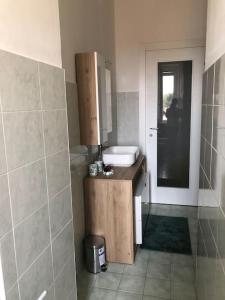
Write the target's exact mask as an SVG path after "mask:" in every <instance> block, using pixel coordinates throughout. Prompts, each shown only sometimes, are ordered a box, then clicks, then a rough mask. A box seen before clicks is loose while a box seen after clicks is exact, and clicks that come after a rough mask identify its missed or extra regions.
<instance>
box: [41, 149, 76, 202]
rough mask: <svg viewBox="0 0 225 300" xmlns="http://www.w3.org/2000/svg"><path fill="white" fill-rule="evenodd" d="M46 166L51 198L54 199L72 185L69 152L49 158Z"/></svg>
mask: <svg viewBox="0 0 225 300" xmlns="http://www.w3.org/2000/svg"><path fill="white" fill-rule="evenodd" d="M46 164H47V178H48V191H49V197H50V198H52V197H54V196H55V195H56V194H57V193H59V192H60V191H61V190H62V189H63V188H65V187H66V186H67V185H68V184H70V168H69V156H68V152H67V151H64V152H60V153H58V154H56V155H53V156H51V157H48V158H47V160H46Z"/></svg>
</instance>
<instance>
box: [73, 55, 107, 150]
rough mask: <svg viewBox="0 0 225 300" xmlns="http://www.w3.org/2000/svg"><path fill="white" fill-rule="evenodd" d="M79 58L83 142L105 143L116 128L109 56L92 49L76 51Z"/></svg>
mask: <svg viewBox="0 0 225 300" xmlns="http://www.w3.org/2000/svg"><path fill="white" fill-rule="evenodd" d="M75 61H76V79H77V89H78V105H79V121H80V139H81V144H82V145H100V144H104V143H105V142H106V141H107V140H108V133H109V132H110V131H111V130H112V124H111V123H112V121H111V123H110V122H109V120H112V117H111V115H110V114H111V109H109V107H110V108H111V103H110V102H111V97H107V93H106V87H107V84H106V83H107V82H106V79H107V78H108V75H107V72H106V68H105V59H104V58H103V57H102V56H101V55H99V54H98V53H97V52H90V53H79V54H76V56H75Z"/></svg>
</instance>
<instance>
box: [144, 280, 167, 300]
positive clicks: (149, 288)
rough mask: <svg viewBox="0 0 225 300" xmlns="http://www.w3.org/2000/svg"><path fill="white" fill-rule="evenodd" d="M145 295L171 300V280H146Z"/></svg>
mask: <svg viewBox="0 0 225 300" xmlns="http://www.w3.org/2000/svg"><path fill="white" fill-rule="evenodd" d="M144 295H146V296H154V297H159V298H165V299H170V297H171V283H170V281H169V280H160V279H153V278H146V281H145V288H144Z"/></svg>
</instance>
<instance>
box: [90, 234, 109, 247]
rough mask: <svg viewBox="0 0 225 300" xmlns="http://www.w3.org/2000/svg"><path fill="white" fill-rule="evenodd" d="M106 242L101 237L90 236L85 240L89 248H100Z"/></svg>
mask: <svg viewBox="0 0 225 300" xmlns="http://www.w3.org/2000/svg"><path fill="white" fill-rule="evenodd" d="M104 244H105V240H104V238H103V237H101V236H97V235H89V236H87V237H86V238H85V245H86V247H88V248H100V247H102V246H104Z"/></svg>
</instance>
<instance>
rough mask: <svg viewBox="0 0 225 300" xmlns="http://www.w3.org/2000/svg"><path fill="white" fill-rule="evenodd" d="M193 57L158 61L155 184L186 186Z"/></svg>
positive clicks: (187, 181)
mask: <svg viewBox="0 0 225 300" xmlns="http://www.w3.org/2000/svg"><path fill="white" fill-rule="evenodd" d="M191 90H192V61H178V62H176V61H175V62H161V63H159V64H158V137H157V185H158V186H159V187H177V188H189V164H190V124H191Z"/></svg>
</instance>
